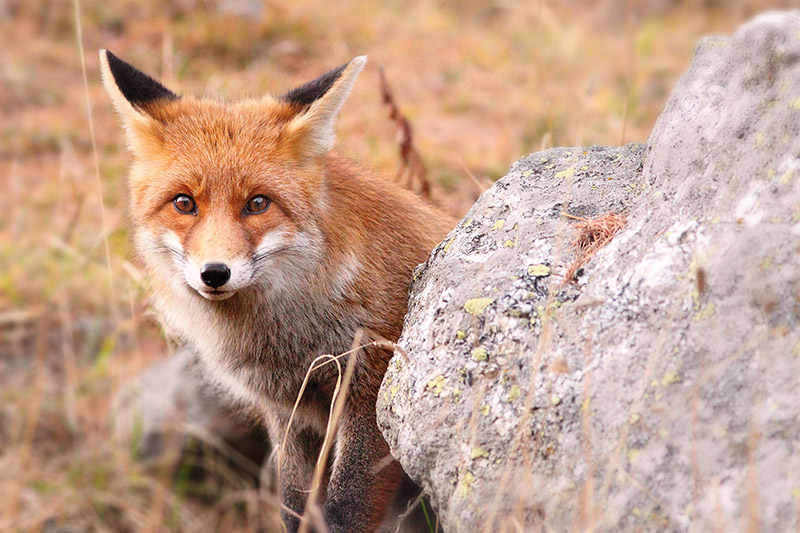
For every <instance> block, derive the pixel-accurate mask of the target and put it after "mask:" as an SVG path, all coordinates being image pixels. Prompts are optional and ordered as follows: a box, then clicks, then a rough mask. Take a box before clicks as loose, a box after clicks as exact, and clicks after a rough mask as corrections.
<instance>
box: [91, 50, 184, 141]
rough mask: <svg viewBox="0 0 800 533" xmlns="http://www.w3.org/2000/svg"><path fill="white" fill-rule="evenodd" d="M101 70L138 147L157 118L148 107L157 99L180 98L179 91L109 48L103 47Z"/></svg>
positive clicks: (127, 128) (112, 99)
mask: <svg viewBox="0 0 800 533" xmlns="http://www.w3.org/2000/svg"><path fill="white" fill-rule="evenodd" d="M100 71H101V72H102V75H103V86H104V87H105V89H106V92H107V93H108V95H109V96H110V97H111V101H112V102H113V104H114V107H115V108H116V110H117V112H118V113H119V114H120V115H121V116H122V120H123V123H124V125H125V129H126V130H127V132H128V138H129V140H130V142H131V148H132V149H133V150H134V151H136V150H137V148H139V147H140V145H141V142H142V141H145V140H146V139H148V138H150V137H152V135H151V133H152V131H153V127H154V126H155V121H154V120H153V118H152V116H151V115H150V113H149V111H148V110H149V109H151V106H153V105H155V104H156V103H158V102H163V101H171V100H177V99H178V95H176V94H175V93H173V92H172V91H170V90H169V89H167V88H166V87H164V86H163V85H161V84H160V83H158V82H157V81H156V80H154V79H153V78H151V77H150V76H148V75H147V74H145V73H144V72H141V71H140V70H138V69H136V68H135V67H133V66H132V65H129V64H128V63H126V62H125V61H123V60H121V59H120V58H118V57H117V56H115V55H114V54H112V53H111V52H109V51H108V50H100Z"/></svg>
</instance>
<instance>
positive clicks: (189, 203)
mask: <svg viewBox="0 0 800 533" xmlns="http://www.w3.org/2000/svg"><path fill="white" fill-rule="evenodd" d="M172 205H174V206H175V210H176V211H178V213H183V214H184V215H195V214H197V203H196V202H195V201H194V198H192V197H191V196H189V195H186V194H179V195H178V196H176V197H175V198H173V200H172Z"/></svg>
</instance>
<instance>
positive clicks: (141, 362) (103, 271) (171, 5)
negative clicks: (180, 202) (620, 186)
mask: <svg viewBox="0 0 800 533" xmlns="http://www.w3.org/2000/svg"><path fill="white" fill-rule="evenodd" d="M794 4H795V3H794V2H792V1H784V2H778V1H772V2H770V1H767V0H739V1H733V0H732V1H723V0H716V1H715V0H638V1H637V0H628V1H625V0H619V1H614V0H598V1H588V0H560V1H544V0H528V1H516V0H496V1H486V0H464V1H457V0H438V1H435V0H421V1H417V2H407V1H406V2H404V1H395V0H386V1H383V2H367V1H361V2H358V1H341V2H320V1H312V0H293V1H291V2H279V1H266V0H265V1H259V0H160V1H156V0H137V1H135V0H78V1H73V0H0V110H1V112H2V114H1V115H0V117H1V118H0V530H2V531H162V530H174V531H178V530H180V531H189V530H196V531H205V530H209V528H210V530H214V529H217V528H221V527H225V528H227V529H230V530H242V531H248V530H252V528H253V523H254V522H253V520H254V519H253V518H252V516H251V515H249V514H248V513H251V511H252V506H249V505H248V502H249V501H250V500H248V499H247V498H248V496H247V493H246V492H245V491H243V492H241V493H239V495H238V496H237V497H228V498H227V499H224V498H217V499H215V500H214V501H213V502H212V503H208V502H206V503H205V504H201V505H199V506H198V505H197V501H196V500H191V499H189V498H186V497H184V495H185V493H186V492H187V491H186V490H182V489H181V488H180V487H178V488H177V489H176V482H175V478H174V476H173V473H168V474H164V475H153V474H152V472H151V471H150V470H146V469H144V468H142V467H141V465H140V463H139V462H137V461H136V453H135V450H131V449H129V448H126V447H124V446H122V447H120V446H118V445H117V444H116V443H115V440H114V438H113V431H112V429H111V428H112V427H113V417H114V414H113V410H112V405H113V403H114V401H113V399H114V397H115V394H116V392H117V391H118V390H119V389H120V387H121V386H123V385H124V384H125V383H126V382H128V381H129V380H130V379H131V378H132V377H134V376H136V375H137V374H138V373H139V372H140V371H141V369H143V368H145V367H146V366H147V365H150V364H152V363H154V362H156V361H160V360H163V359H164V358H165V357H167V356H168V355H169V354H170V353H171V352H172V351H174V349H175V347H174V346H171V345H170V342H169V340H168V339H165V338H164V335H163V334H162V332H161V330H160V328H159V326H158V324H157V322H156V320H155V319H154V317H153V316H152V315H151V313H150V312H149V307H148V298H147V292H146V280H145V278H144V276H143V272H142V271H141V269H140V266H139V265H138V264H137V262H136V261H135V259H134V258H133V254H132V250H131V244H130V242H129V240H128V232H127V221H126V191H125V173H126V167H127V163H128V161H129V154H128V153H127V151H126V149H125V146H124V138H123V132H122V130H121V128H120V124H119V121H118V120H117V117H116V116H115V115H114V112H113V110H112V108H111V103H110V101H109V100H108V98H107V97H106V95H105V93H104V92H103V90H102V87H101V83H100V75H99V71H98V58H97V50H98V49H99V48H109V49H110V50H112V51H113V52H114V53H115V54H117V55H118V56H120V57H122V58H123V59H125V60H127V61H128V62H130V63H133V64H134V65H136V66H137V67H139V68H140V69H142V70H144V71H146V72H148V73H150V74H152V75H154V77H156V78H159V79H161V80H162V81H163V82H164V83H165V85H167V86H168V87H169V88H171V89H173V90H174V91H176V92H183V93H193V94H201V95H215V96H219V97H221V98H223V99H234V98H238V97H244V96H258V95H261V94H264V93H282V92H285V91H287V90H289V89H291V88H292V87H294V86H296V85H298V84H300V83H303V82H305V81H308V80H310V79H312V78H313V77H315V76H316V75H318V74H321V73H323V72H325V71H326V70H328V69H330V68H332V67H335V66H337V65H339V64H341V63H343V62H345V61H347V60H349V59H350V58H352V57H353V56H355V55H360V54H368V55H369V58H370V61H369V64H368V66H367V69H366V70H365V72H364V74H362V76H361V78H360V79H359V81H358V83H357V84H356V87H355V90H354V93H353V95H352V97H351V98H350V100H349V101H348V103H347V104H346V105H345V108H344V109H343V112H342V114H341V116H340V120H339V126H338V132H339V137H338V141H337V146H338V149H339V151H341V152H342V153H344V154H345V155H346V156H348V157H349V158H351V159H353V160H355V161H357V162H359V163H360V164H362V165H363V166H367V167H370V168H374V169H377V170H379V171H380V172H382V173H384V174H386V175H388V176H390V177H392V176H395V175H396V174H397V172H398V170H399V169H400V168H401V165H402V161H401V158H400V155H399V144H398V126H397V124H396V123H395V122H393V121H392V120H390V118H389V111H390V109H389V107H387V106H386V105H385V104H384V103H383V102H382V97H381V84H380V78H379V70H378V68H379V67H383V69H384V72H385V76H386V80H387V81H388V84H389V85H390V87H391V91H392V93H393V96H394V101H395V103H396V105H397V106H398V108H399V110H400V111H401V112H402V113H403V115H405V117H406V118H407V119H408V121H409V123H410V125H411V128H412V131H413V139H414V143H415V146H416V148H417V150H418V153H419V154H420V156H421V158H422V161H423V163H424V166H425V169H426V175H427V179H428V180H429V182H430V185H431V195H430V200H431V201H432V202H434V203H436V204H438V205H440V206H441V207H442V208H444V209H445V210H447V211H449V212H451V213H453V214H454V215H457V216H460V215H462V214H463V213H464V212H466V210H467V209H468V208H469V206H470V205H471V204H472V203H473V202H474V201H475V199H476V198H477V197H478V195H479V194H480V193H481V192H482V191H483V190H484V189H485V188H486V187H488V186H489V185H490V184H491V182H492V181H494V180H496V179H497V178H499V177H501V176H502V175H503V174H504V173H505V171H506V170H507V168H508V167H509V165H510V164H511V163H513V162H514V161H516V160H517V159H519V158H520V157H521V156H524V155H527V154H529V153H531V152H535V151H538V150H541V149H544V148H548V147H551V146H578V145H592V144H602V145H619V144H624V143H628V142H644V141H646V139H647V136H648V134H649V132H650V130H651V128H652V126H653V124H654V122H655V120H656V118H657V117H658V114H659V113H660V111H661V110H662V108H663V106H664V103H665V101H666V99H667V97H668V95H669V92H670V90H671V88H672V86H673V85H674V83H675V82H676V80H677V79H678V77H679V76H680V75H681V74H682V72H684V71H685V70H686V69H687V68H688V66H689V64H690V61H691V56H692V49H693V47H694V44H695V42H696V40H697V39H698V38H700V37H701V36H704V35H709V34H730V33H732V32H733V31H735V29H736V27H737V26H738V25H739V24H741V23H742V22H744V21H746V20H747V19H749V18H750V17H752V16H753V15H755V14H757V13H759V12H761V11H764V10H767V9H772V8H786V7H792V6H793V5H794ZM90 118H91V120H90ZM198 509H199V510H202V512H200V511H198ZM209 509H210V510H209ZM210 524H214V525H213V526H211V525H210Z"/></svg>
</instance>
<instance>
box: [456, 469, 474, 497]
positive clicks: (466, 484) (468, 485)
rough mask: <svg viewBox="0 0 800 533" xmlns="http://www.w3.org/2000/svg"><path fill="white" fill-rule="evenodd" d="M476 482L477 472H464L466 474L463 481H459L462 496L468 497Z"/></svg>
mask: <svg viewBox="0 0 800 533" xmlns="http://www.w3.org/2000/svg"><path fill="white" fill-rule="evenodd" d="M474 482H475V474H473V473H472V472H470V471H469V470H467V471H466V472H464V475H463V476H461V481H459V483H458V494H459V495H460V496H461V497H462V498H466V497H467V496H468V495H469V493H470V491H472V484H473V483H474Z"/></svg>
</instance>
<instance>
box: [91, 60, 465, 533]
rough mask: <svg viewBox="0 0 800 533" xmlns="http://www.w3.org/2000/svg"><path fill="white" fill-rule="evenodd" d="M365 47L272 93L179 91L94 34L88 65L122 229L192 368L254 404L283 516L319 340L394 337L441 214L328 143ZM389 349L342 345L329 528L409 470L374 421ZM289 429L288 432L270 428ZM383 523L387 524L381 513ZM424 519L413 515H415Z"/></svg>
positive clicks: (295, 519)
mask: <svg viewBox="0 0 800 533" xmlns="http://www.w3.org/2000/svg"><path fill="white" fill-rule="evenodd" d="M366 60H367V58H366V56H359V57H355V58H354V59H352V60H350V61H348V62H347V63H344V64H342V65H341V66H339V67H337V68H334V69H333V70H330V71H329V72H327V73H325V74H323V75H321V76H319V77H318V78H316V79H314V80H312V81H310V82H308V83H306V84H304V85H301V86H299V87H296V88H294V89H292V90H290V91H288V92H286V93H284V94H282V95H280V96H272V95H266V96H263V97H260V98H250V99H242V100H237V101H234V102H222V101H220V100H217V99H212V98H205V97H194V96H191V95H179V94H177V93H174V92H172V91H171V90H170V89H168V88H166V87H165V86H164V85H162V84H161V83H160V82H158V81H156V80H155V79H154V78H152V77H150V76H149V75H147V74H145V73H144V72H142V71H140V70H138V69H137V68H136V67H134V66H132V65H130V64H129V63H126V62H125V61H123V60H122V59H120V58H118V57H117V56H115V55H114V54H113V53H111V52H110V51H108V50H100V69H101V74H102V81H103V85H104V88H105V90H106V92H107V93H108V95H109V97H110V99H111V102H112V104H113V106H114V108H115V109H116V111H117V113H118V115H119V116H120V117H121V122H122V126H123V129H124V130H125V132H126V139H127V143H128V147H129V150H130V152H131V154H132V160H131V163H130V168H129V173H128V182H127V183H128V193H129V213H130V215H129V217H130V224H131V236H132V241H133V244H134V247H135V250H136V252H137V254H138V256H139V257H140V259H141V261H142V263H143V266H144V269H145V271H146V272H147V274H148V278H149V289H150V292H151V295H152V302H153V307H154V308H155V310H156V311H157V314H158V316H159V319H160V321H161V323H162V324H163V327H164V329H165V331H166V332H167V333H168V334H169V335H170V336H172V337H175V338H177V339H179V340H180V341H182V342H184V343H185V344H186V345H188V346H189V347H190V348H191V349H192V350H193V351H194V352H195V353H196V354H197V355H198V358H199V360H200V364H201V366H202V369H203V372H204V374H205V376H206V377H207V378H208V379H209V380H210V381H211V382H213V383H216V384H219V385H221V386H222V387H223V388H224V389H225V390H226V391H228V393H230V395H231V396H232V397H233V398H235V399H236V400H237V401H239V402H241V403H242V404H244V405H248V406H250V407H252V408H254V409H255V410H256V411H257V412H258V413H259V417H260V419H261V421H262V422H263V424H264V426H265V428H266V430H267V434H268V435H269V438H270V440H271V442H272V443H274V444H278V443H282V442H283V440H284V437H285V438H286V446H285V449H284V453H283V454H282V459H281V464H280V465H279V471H280V480H279V481H280V482H279V487H278V491H279V495H280V498H281V501H282V512H281V518H282V521H283V523H284V524H285V527H286V530H287V531H290V532H294V531H297V530H298V529H299V528H300V523H301V518H300V517H301V516H302V514H303V511H304V507H305V504H306V499H307V494H308V492H309V490H310V489H311V483H312V475H313V472H314V468H315V464H316V462H317V457H318V454H319V451H320V448H321V446H322V444H323V442H324V437H325V432H326V427H327V423H328V418H329V416H330V414H329V413H330V406H331V400H332V398H333V395H334V390H335V388H336V382H337V377H339V373H338V371H337V370H336V368H335V365H332V364H331V365H326V366H325V367H322V368H320V369H317V370H315V371H314V372H312V373H311V374H310V376H309V377H308V383H307V386H306V388H305V392H304V394H303V396H302V401H301V402H300V403H299V405H298V406H297V409H296V413H295V415H294V419H293V421H292V423H291V424H289V419H290V417H291V416H292V413H293V409H294V406H295V401H296V399H297V397H298V393H299V392H300V390H301V387H302V385H303V382H304V379H305V378H306V373H307V371H308V369H309V365H311V363H312V362H313V361H314V360H315V358H317V357H318V356H320V355H323V354H333V355H336V354H342V353H345V352H347V351H348V350H350V348H351V344H352V343H353V339H354V337H355V335H356V332H357V331H368V332H371V334H373V335H374V336H375V338H383V339H388V340H390V341H397V340H398V338H399V336H400V333H401V330H402V327H403V320H404V317H405V314H406V310H407V298H408V291H409V286H410V282H411V277H412V272H413V269H414V268H415V267H416V266H417V265H418V264H420V263H422V262H424V261H425V260H426V259H427V258H428V256H429V254H430V252H431V250H432V249H433V248H434V247H435V246H436V245H437V244H438V243H439V242H441V241H442V240H443V238H444V237H445V235H446V234H447V233H448V231H449V230H450V229H452V228H453V226H454V225H455V221H454V220H453V219H452V218H451V217H450V216H449V215H446V214H444V213H442V212H441V211H440V210H439V209H437V208H435V207H433V206H431V205H430V204H428V203H427V202H425V201H423V200H422V199H420V198H419V197H417V196H416V195H415V194H414V193H413V192H411V191H409V190H406V189H404V188H403V187H401V186H400V185H398V184H395V183H394V182H392V181H391V180H388V179H382V178H379V177H377V176H376V175H373V174H371V173H369V172H367V171H364V170H362V169H361V168H359V167H357V166H356V165H355V164H354V163H351V162H350V161H349V160H347V159H346V158H345V157H343V156H341V155H339V154H338V153H337V152H336V151H335V150H334V143H335V123H336V119H337V117H338V114H339V111H340V109H341V108H342V105H343V103H344V102H345V100H346V99H347V97H348V95H349V93H350V91H351V89H352V87H353V85H354V83H355V80H356V78H357V77H358V75H359V74H360V73H361V71H362V70H363V68H364V65H365V63H366ZM391 356H392V350H391V349H388V348H386V347H376V346H372V347H369V348H366V349H364V350H362V351H360V352H357V353H356V355H353V356H352V357H357V360H356V361H355V362H354V370H353V375H352V381H351V384H350V388H349V390H348V392H347V396H346V401H345V403H344V408H343V411H342V415H341V419H340V422H339V424H338V427H337V428H336V430H335V435H334V450H333V456H332V460H330V461H329V463H328V465H327V468H326V470H325V476H324V479H323V483H322V485H321V488H320V499H319V501H320V503H321V507H322V517H323V519H324V522H325V526H326V528H327V530H328V531H331V532H334V533H336V532H360V531H363V532H372V531H379V530H382V529H381V528H382V527H386V526H385V524H386V523H387V520H390V518H391V517H390V516H389V515H390V514H391V513H390V510H391V509H392V508H393V505H395V507H394V508H395V509H397V508H398V507H396V503H393V502H396V500H397V499H398V498H400V497H407V495H408V494H412V493H413V492H412V491H413V490H414V485H413V483H412V482H411V480H410V479H409V478H408V477H407V476H406V474H405V473H404V472H403V469H402V467H401V466H400V464H399V463H398V462H397V461H396V460H394V459H393V458H392V457H391V455H390V453H389V446H388V444H387V443H386V441H385V440H384V438H383V436H382V434H381V432H380V430H379V428H378V424H377V420H376V402H377V395H378V389H379V387H380V384H381V381H382V379H383V376H384V373H385V371H386V369H387V365H388V363H389V360H390V358H391ZM285 432H286V435H285ZM382 524H384V525H382ZM418 530H421V529H418Z"/></svg>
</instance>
